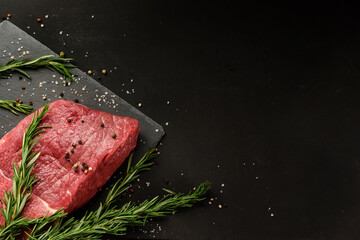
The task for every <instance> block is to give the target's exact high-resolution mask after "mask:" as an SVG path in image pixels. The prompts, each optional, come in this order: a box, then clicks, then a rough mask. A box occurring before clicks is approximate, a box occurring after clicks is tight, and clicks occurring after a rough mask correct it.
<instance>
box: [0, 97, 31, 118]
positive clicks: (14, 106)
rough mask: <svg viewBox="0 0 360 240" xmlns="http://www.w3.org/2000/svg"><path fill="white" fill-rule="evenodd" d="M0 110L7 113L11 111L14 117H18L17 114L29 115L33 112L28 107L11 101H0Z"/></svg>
mask: <svg viewBox="0 0 360 240" xmlns="http://www.w3.org/2000/svg"><path fill="white" fill-rule="evenodd" d="M0 108H5V109H8V110H9V111H11V112H12V113H14V114H16V115H18V112H20V113H25V114H30V113H31V112H32V110H33V107H31V106H29V105H26V104H22V103H18V102H16V101H11V100H0Z"/></svg>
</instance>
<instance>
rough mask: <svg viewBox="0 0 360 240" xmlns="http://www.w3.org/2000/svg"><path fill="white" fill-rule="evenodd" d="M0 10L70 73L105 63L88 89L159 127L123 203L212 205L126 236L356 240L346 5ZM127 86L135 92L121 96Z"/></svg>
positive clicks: (353, 90) (70, 4)
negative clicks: (187, 199) (72, 64)
mask: <svg viewBox="0 0 360 240" xmlns="http://www.w3.org/2000/svg"><path fill="white" fill-rule="evenodd" d="M236 2H237V6H236V4H235V3H236ZM0 6H1V7H0V15H2V16H3V15H5V14H6V13H12V15H13V17H12V18H11V21H12V22H14V23H15V24H16V25H18V26H19V27H20V28H22V29H24V30H25V31H26V32H27V33H29V34H31V35H33V32H36V34H35V35H33V36H35V37H36V39H38V40H40V41H41V42H42V43H44V44H45V45H46V46H48V47H49V48H51V49H53V50H54V51H55V52H60V51H65V52H66V53H67V55H68V56H72V57H74V58H75V59H76V64H77V65H78V66H80V68H81V69H83V70H88V69H94V70H97V71H101V69H103V68H106V69H113V67H115V66H116V67H117V70H116V71H115V70H114V71H113V72H112V73H111V74H108V75H107V76H106V77H102V80H100V81H99V82H101V84H103V85H104V86H106V87H108V88H109V89H111V90H112V91H113V92H114V93H116V94H118V95H119V96H120V97H122V98H124V99H125V100H126V101H128V102H129V103H131V104H132V105H137V104H138V103H139V102H141V103H143V107H142V108H141V111H142V112H144V113H145V114H147V115H148V116H151V118H153V119H154V120H155V121H157V122H159V123H161V124H162V125H164V127H165V130H166V133H167V135H166V136H165V139H164V140H163V141H162V143H163V146H162V147H161V156H160V157H159V159H158V162H159V165H158V166H155V167H154V168H153V170H152V171H151V172H149V173H146V174H145V175H143V177H142V178H141V182H140V183H139V185H140V186H141V189H137V188H136V191H135V193H134V194H133V196H132V197H131V199H133V200H142V199H144V198H145V197H148V196H154V195H156V194H160V193H161V191H160V188H161V187H170V188H174V189H175V190H178V191H187V190H188V189H189V188H192V187H193V186H195V185H197V184H198V183H200V182H201V181H203V180H205V179H208V180H210V181H212V182H213V190H212V192H211V193H210V194H209V197H214V198H215V197H217V199H216V200H215V201H214V204H212V205H208V203H207V202H206V203H204V204H203V205H199V206H198V207H195V208H193V209H190V210H184V211H181V212H180V213H178V214H176V215H175V216H171V217H169V218H165V219H163V220H160V221H154V222H153V226H155V227H156V224H159V225H161V227H162V230H161V231H158V230H157V231H156V232H155V233H154V234H152V233H149V232H148V233H146V234H143V233H141V232H140V233H139V232H138V233H134V234H133V235H131V236H132V237H141V238H151V239H152V238H153V235H155V238H160V239H164V238H165V239H246V240H247V239H251V240H253V239H254V240H263V239H269V240H274V239H286V240H288V239H291V240H318V239H321V240H322V239H326V240H328V239H330V240H337V239H344V240H352V239H359V236H360V228H359V223H360V204H359V203H360V174H359V173H360V167H359V160H360V151H359V145H360V138H359V136H360V124H359V123H360V114H359V109H360V104H359V103H360V94H359V89H360V81H359V79H360V78H359V77H360V76H359V66H360V57H359V56H360V47H359V46H360V45H359V43H360V32H359V24H360V18H359V14H358V12H359V11H358V9H359V7H358V6H355V5H352V6H351V5H346V6H345V4H341V3H337V4H331V3H330V2H329V1H317V3H315V2H314V1H311V3H307V2H304V1H303V2H297V3H296V4H293V5H291V2H287V3H286V4H282V5H277V4H275V3H274V2H269V3H268V4H261V3H258V1H256V3H255V1H249V3H243V2H241V3H239V1H233V2H229V1H225V2H224V1H223V2H220V1H218V2H216V3H210V2H209V1H208V2H206V3H205V2H200V1H196V2H195V1H191V2H190V1H189V2H180V1H157V0H153V1H115V0H113V1H95V0H88V1H85V0H79V1H58V0H54V1H51V2H49V1H45V0H33V1H25V0H23V1H13V0H0ZM47 14H48V15H49V18H48V19H44V16H45V15H47ZM92 15H94V18H91V16H92ZM37 17H41V18H43V19H44V24H45V28H41V27H40V26H39V24H38V23H36V18H37ZM27 26H29V27H30V28H27ZM60 31H63V34H62V35H60V34H59V32H60ZM66 34H69V35H68V36H66ZM64 43H65V45H64ZM72 50H73V51H74V52H73V53H71V51H72ZM86 52H88V54H87V55H88V57H85V54H86ZM131 78H133V79H134V82H133V83H130V79H131ZM123 83H124V84H125V86H123V85H122V84H123ZM131 88H134V89H135V94H126V90H131ZM167 101H170V104H166V102H167ZM166 122H169V125H168V126H166V125H165V123H166ZM218 166H219V167H218ZM182 173H183V174H182ZM164 179H168V180H169V181H170V183H171V185H170V186H169V185H166V184H165V183H164ZM146 181H149V182H151V184H150V186H149V187H146V185H145V182H146ZM221 184H224V187H221ZM220 191H222V193H221V192H220ZM219 203H227V205H228V207H227V208H225V209H219V208H218V207H217V205H218V204H219ZM271 214H274V216H273V217H272V216H271ZM155 227H150V230H151V229H153V228H155ZM156 229H158V228H157V227H156Z"/></svg>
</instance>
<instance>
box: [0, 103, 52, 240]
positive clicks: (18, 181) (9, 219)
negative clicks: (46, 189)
mask: <svg viewBox="0 0 360 240" xmlns="http://www.w3.org/2000/svg"><path fill="white" fill-rule="evenodd" d="M47 111H48V105H45V106H44V108H43V110H42V111H41V113H40V114H39V112H36V113H35V114H34V116H33V119H32V121H31V123H30V125H29V126H28V127H27V129H26V130H25V132H24V137H23V142H22V153H21V162H20V165H18V164H17V162H14V163H13V166H14V176H13V189H12V190H11V191H5V192H4V197H3V198H0V201H1V203H2V205H3V208H2V209H0V211H1V213H2V215H3V216H4V219H5V223H4V225H3V226H2V227H1V229H0V236H6V237H7V238H8V239H12V238H14V237H15V236H17V235H19V234H20V233H21V230H22V228H24V227H26V225H27V224H28V223H27V221H25V220H26V218H25V217H21V216H20V214H21V212H22V210H23V208H24V206H25V203H26V202H27V201H28V200H29V198H30V195H31V190H32V185H34V184H35V183H36V181H37V180H38V179H36V178H35V175H33V174H31V173H32V170H33V168H34V163H35V161H36V159H37V158H38V157H39V156H40V152H39V153H35V152H34V153H31V151H32V149H33V148H34V146H35V144H36V143H37V142H39V140H40V139H41V137H38V138H34V137H35V136H36V135H38V134H39V133H42V132H44V131H45V130H44V129H43V128H46V127H48V126H39V124H40V121H41V119H42V117H43V116H44V115H45V113H46V112H47Z"/></svg>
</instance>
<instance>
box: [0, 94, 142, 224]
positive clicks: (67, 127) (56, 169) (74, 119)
mask: <svg viewBox="0 0 360 240" xmlns="http://www.w3.org/2000/svg"><path fill="white" fill-rule="evenodd" d="M49 107H50V108H49V111H48V112H47V113H46V115H45V116H44V118H43V120H42V122H41V125H48V126H52V128H47V129H46V132H45V133H42V134H41V136H42V139H41V140H40V142H39V143H38V144H37V145H36V146H35V148H34V151H36V152H41V155H40V157H39V158H38V160H37V162H36V165H35V168H34V172H35V173H36V177H37V178H39V179H40V180H39V181H38V182H37V183H36V184H35V185H34V187H33V193H32V195H31V198H30V200H29V202H28V203H27V204H26V206H25V209H24V211H23V215H24V216H29V218H31V219H32V218H36V217H40V216H43V215H45V214H46V213H47V212H48V211H49V212H50V213H53V212H54V211H56V210H57V209H59V208H64V210H65V211H66V212H71V211H73V210H75V209H77V208H79V207H81V206H82V205H84V204H85V203H86V202H88V201H89V200H90V199H91V198H92V197H93V196H94V195H95V193H96V192H97V189H98V188H99V187H101V186H102V185H104V184H105V183H106V181H107V180H108V179H109V177H110V176H111V175H112V174H113V173H114V171H115V170H116V169H117V168H118V167H119V166H120V165H121V164H122V163H123V161H124V160H125V158H126V157H127V156H128V155H129V154H130V152H131V151H132V150H133V149H134V148H135V145H136V142H137V137H138V134H139V124H138V121H137V120H134V119H131V118H128V117H119V116H115V115H112V114H109V113H105V112H100V111H96V110H91V109H89V108H86V107H84V106H82V105H80V104H76V103H73V102H70V101H66V100H58V101H55V102H53V103H51V104H50V106H49ZM32 117H33V116H32V115H30V116H28V117H26V118H25V119H23V120H22V121H21V122H20V123H19V124H18V125H17V126H16V127H15V128H14V129H13V130H12V131H10V132H9V133H7V134H6V135H5V136H4V137H3V138H2V139H1V140H0V195H1V196H3V193H4V190H5V189H11V188H12V177H13V167H12V165H13V162H14V161H20V160H21V159H20V157H19V155H20V154H21V144H22V138H23V134H24V131H25V129H26V127H27V126H28V125H29V123H30V122H31V119H32ZM114 133H115V134H116V137H115V136H114V135H113V134H114ZM114 137H115V138H114ZM79 140H80V141H81V142H80V143H79ZM73 144H76V146H75V147H74V146H72V145H73ZM71 150H73V151H74V153H72V152H71ZM66 152H68V153H69V159H70V161H67V159H66V158H65V155H66V154H65V153H66ZM74 163H76V164H77V165H78V172H75V171H74V167H73V164H74ZM82 163H86V165H87V166H88V167H89V168H90V167H91V168H92V171H89V169H88V172H87V173H85V172H84V171H82V170H81V167H83V166H82ZM0 207H1V205H0ZM3 221H4V219H3V217H2V215H1V214H0V225H2V224H3Z"/></svg>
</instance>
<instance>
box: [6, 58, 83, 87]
mask: <svg viewBox="0 0 360 240" xmlns="http://www.w3.org/2000/svg"><path fill="white" fill-rule="evenodd" d="M25 55H27V54H23V55H21V56H20V57H18V58H14V59H11V60H10V61H8V62H7V63H5V64H4V65H2V66H0V78H8V77H9V76H10V75H11V74H12V72H19V73H20V74H23V75H24V76H26V77H27V78H31V77H30V75H29V74H28V73H27V72H25V71H24V69H27V68H28V69H38V68H43V67H45V68H48V69H51V70H53V71H57V72H59V73H60V74H61V75H63V76H64V81H65V80H66V78H69V79H70V82H73V81H74V78H73V76H76V75H75V74H73V73H72V72H70V70H69V68H75V67H76V66H73V65H70V64H68V63H69V62H70V61H72V60H74V59H72V58H63V57H55V56H54V55H44V56H41V57H39V58H36V59H34V60H31V61H26V60H21V59H22V58H23V57H24V56H25ZM64 81H63V82H64Z"/></svg>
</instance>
